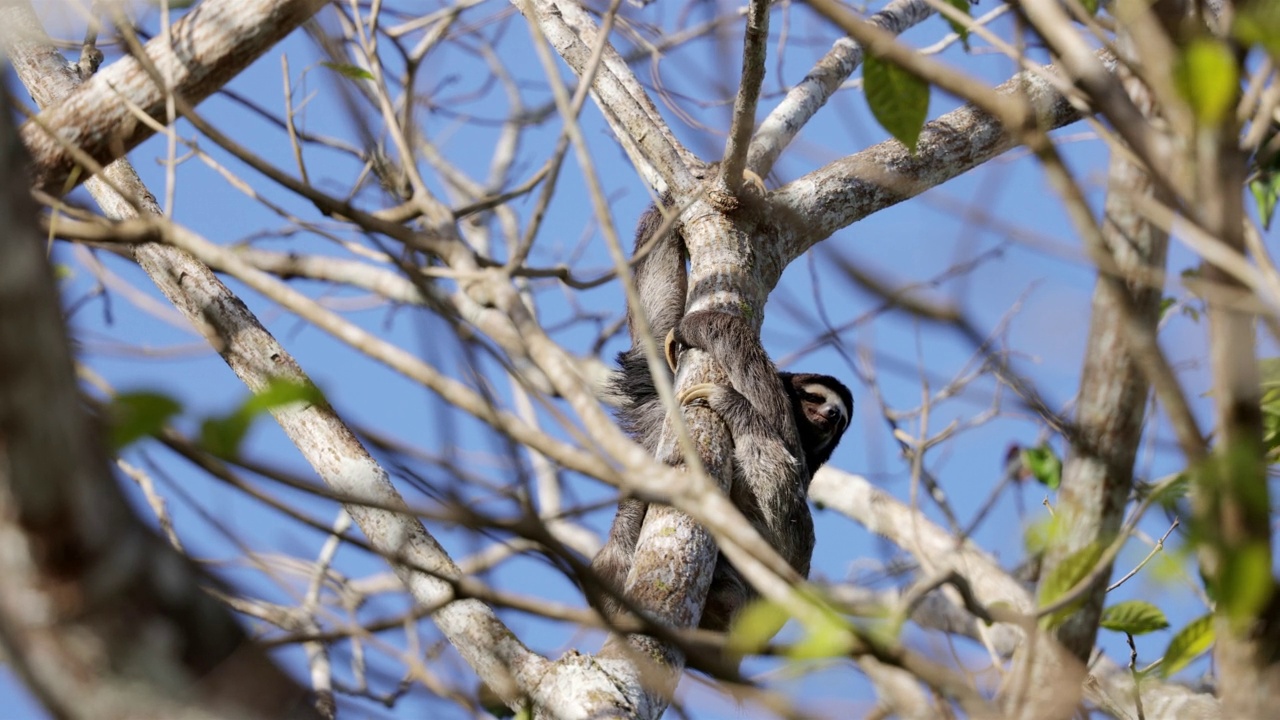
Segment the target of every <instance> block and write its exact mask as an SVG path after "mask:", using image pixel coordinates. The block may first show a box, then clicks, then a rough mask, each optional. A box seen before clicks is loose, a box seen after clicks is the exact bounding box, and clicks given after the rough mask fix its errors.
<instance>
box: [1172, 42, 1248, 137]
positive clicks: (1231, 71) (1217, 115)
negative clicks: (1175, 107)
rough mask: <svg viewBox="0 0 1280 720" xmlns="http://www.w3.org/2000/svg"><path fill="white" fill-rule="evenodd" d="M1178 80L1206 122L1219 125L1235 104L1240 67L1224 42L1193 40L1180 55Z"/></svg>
mask: <svg viewBox="0 0 1280 720" xmlns="http://www.w3.org/2000/svg"><path fill="white" fill-rule="evenodd" d="M1173 77H1174V82H1175V84H1176V85H1177V87H1178V90H1179V92H1181V93H1182V98H1183V99H1184V100H1186V101H1187V103H1188V104H1189V105H1190V106H1191V111H1192V112H1193V113H1194V114H1195V116H1196V119H1197V120H1199V121H1200V123H1201V124H1202V125H1206V126H1209V127H1214V126H1217V125H1218V124H1219V123H1221V122H1222V120H1223V118H1225V117H1226V116H1227V113H1228V112H1230V111H1231V108H1232V106H1233V105H1234V104H1235V99H1236V94H1237V93H1238V92H1239V85H1240V70H1239V68H1238V67H1237V66H1236V60H1235V56H1234V55H1232V54H1231V50H1230V48H1228V47H1227V46H1226V45H1225V44H1224V43H1222V42H1219V41H1217V40H1211V39H1209V38H1198V39H1196V40H1192V41H1191V42H1190V43H1189V44H1188V45H1187V47H1186V49H1185V50H1183V51H1182V54H1181V55H1179V56H1178V61H1177V64H1176V65H1175V66H1174V73H1173Z"/></svg>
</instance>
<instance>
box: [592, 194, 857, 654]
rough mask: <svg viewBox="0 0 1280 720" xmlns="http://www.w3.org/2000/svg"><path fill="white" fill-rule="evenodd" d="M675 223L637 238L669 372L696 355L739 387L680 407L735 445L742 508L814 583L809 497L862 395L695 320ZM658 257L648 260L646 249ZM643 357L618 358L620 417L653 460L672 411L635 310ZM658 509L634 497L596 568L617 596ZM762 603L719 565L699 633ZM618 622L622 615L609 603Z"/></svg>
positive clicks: (715, 315) (738, 323) (736, 329)
mask: <svg viewBox="0 0 1280 720" xmlns="http://www.w3.org/2000/svg"><path fill="white" fill-rule="evenodd" d="M662 223H663V217H662V213H661V211H660V210H659V209H658V207H657V206H653V207H650V208H649V210H648V211H647V212H646V213H645V214H644V215H643V216H642V217H641V218H640V222H639V224H638V227H637V229H636V254H637V256H641V257H640V259H639V260H637V261H636V262H635V268H634V273H635V284H636V290H637V292H638V294H639V297H640V302H641V304H642V305H643V308H644V312H645V316H646V317H647V318H648V320H649V324H650V330H651V332H652V334H653V337H655V338H666V341H667V342H666V351H667V360H668V364H669V365H670V366H671V367H672V368H673V369H674V366H675V362H676V360H677V358H678V356H679V353H680V352H682V351H683V350H685V349H688V348H696V349H698V350H702V351H703V352H706V353H708V354H709V355H710V356H711V358H712V359H713V360H714V361H715V362H716V363H717V364H718V365H719V366H720V367H721V368H722V369H723V370H724V371H725V373H726V374H727V376H728V378H729V383H728V385H719V384H702V385H695V386H694V387H692V388H689V389H687V390H685V391H684V392H683V393H681V394H680V396H679V398H678V401H679V403H680V405H682V406H683V405H685V404H687V403H690V402H693V401H695V400H704V401H706V402H707V404H708V405H709V407H710V408H711V410H712V411H713V412H715V413H716V414H717V415H718V416H719V417H720V419H721V420H722V421H723V422H724V423H725V426H726V427H727V428H728V430H729V433H730V435H731V437H732V438H733V447H734V451H733V487H732V490H731V492H730V498H731V499H732V501H733V503H734V505H735V506H736V507H737V508H738V509H739V510H740V511H741V512H742V513H743V515H745V516H746V517H747V519H748V520H750V521H751V524H752V525H753V526H755V528H756V530H757V531H759V533H760V534H761V536H763V537H764V539H765V541H767V542H768V543H769V544H770V545H772V546H773V548H774V549H776V550H777V551H778V554H779V555H781V556H782V557H783V558H784V559H785V560H786V561H787V562H788V563H790V564H791V567H793V568H795V570H796V572H798V573H800V575H802V576H804V577H808V575H809V563H810V560H811V559H812V557H813V543H814V536H813V518H812V516H811V515H810V513H809V504H808V500H807V495H808V491H809V483H810V481H811V480H813V475H814V473H815V472H817V470H818V468H819V467H821V466H822V464H823V463H824V462H826V461H827V459H828V458H830V457H831V453H832V451H834V450H835V447H836V444H837V443H838V442H840V436H841V435H842V434H843V433H844V431H845V428H847V427H848V426H849V418H850V415H851V413H852V411H853V396H852V394H851V393H850V392H849V389H848V388H847V387H845V386H844V384H843V383H841V382H840V381H839V380H836V379H835V378H833V377H831V376H829V375H816V374H811V373H789V372H780V371H779V370H778V368H777V366H775V365H774V364H773V361H772V360H770V359H769V356H768V354H766V353H765V351H764V348H763V347H762V346H761V345H760V338H759V336H758V335H757V334H756V332H755V331H754V330H753V328H752V327H751V325H750V324H749V323H748V322H747V320H746V319H745V318H742V317H739V316H736V315H731V314H729V313H724V312H718V311H707V310H704V311H698V312H694V313H690V314H688V315H686V314H685V303H686V297H685V296H686V295H687V292H688V272H687V270H686V261H687V250H686V248H685V244H684V238H683V237H682V236H681V235H680V233H679V232H677V231H674V230H670V231H668V232H666V233H664V234H663V235H662V236H661V237H655V233H656V232H657V231H658V230H659V229H660V228H661V226H662ZM646 248H647V249H648V252H647V254H644V251H645V249H646ZM627 319H628V326H629V328H630V330H631V348H630V349H628V350H626V351H624V352H622V353H620V354H619V355H618V363H619V365H620V366H621V369H620V371H619V372H616V373H615V374H614V378H613V388H612V390H613V392H614V393H615V394H616V395H617V396H618V397H619V398H620V399H621V404H620V406H619V408H618V418H619V422H620V423H621V425H622V427H623V429H624V430H626V431H627V432H628V433H629V434H630V435H631V436H632V437H633V438H634V439H635V440H636V441H637V442H639V443H640V444H641V445H643V446H644V447H645V449H647V450H648V451H649V452H650V453H655V454H656V453H657V452H658V450H659V445H660V444H661V442H662V434H663V424H664V422H665V420H666V410H665V408H664V407H663V405H662V402H661V401H660V400H659V398H658V393H657V389H656V388H655V386H654V382H653V376H652V375H651V374H650V371H649V365H648V363H647V362H646V360H645V356H644V352H643V350H642V349H641V342H642V340H641V338H640V337H638V334H639V330H638V328H637V327H636V323H635V322H634V312H632V309H630V308H629V309H628V318H627ZM647 510H648V505H647V503H644V502H642V501H640V500H636V499H633V498H628V499H624V500H623V501H622V502H621V503H619V505H618V514H617V515H616V516H615V517H614V520H613V526H612V527H611V528H610V529H609V539H608V541H607V542H606V543H605V546H604V548H603V549H601V551H600V552H599V554H597V555H596V557H595V559H593V560H592V562H591V566H592V569H593V570H594V571H595V572H596V574H597V575H598V576H599V577H600V578H601V579H602V580H603V581H604V582H606V583H607V584H608V585H609V586H610V587H611V588H612V589H613V590H614V591H615V592H619V591H621V590H622V589H623V588H624V587H625V586H626V580H627V574H628V573H629V572H630V570H631V565H632V560H633V556H634V555H635V549H636V543H637V541H638V540H639V538H640V528H641V526H642V525H643V524H644V516H645V512H646V511H647ZM753 596H754V592H753V591H752V589H751V586H750V585H748V584H747V583H746V581H744V580H743V579H742V577H741V576H740V575H739V574H738V571H737V570H736V569H735V568H734V567H733V566H732V565H731V564H729V563H728V562H727V561H726V560H725V558H724V556H723V555H721V556H720V557H719V558H718V559H717V560H716V567H715V573H714V575H713V577H712V580H711V589H710V591H709V594H708V596H707V603H706V606H705V608H704V609H703V612H702V618H701V621H700V622H699V623H698V625H699V627H701V628H704V629H707V630H718V631H724V630H727V629H728V626H729V622H730V621H731V620H732V618H733V615H734V614H735V613H736V612H737V611H738V610H739V609H741V608H742V607H743V606H744V605H745V604H746V602H747V601H748V600H750V599H751V598H752V597H753ZM602 609H603V610H604V612H605V613H606V614H615V613H617V612H618V611H619V609H620V607H619V604H618V603H617V602H616V601H615V600H614V599H612V598H607V597H606V598H605V599H604V602H603V603H602Z"/></svg>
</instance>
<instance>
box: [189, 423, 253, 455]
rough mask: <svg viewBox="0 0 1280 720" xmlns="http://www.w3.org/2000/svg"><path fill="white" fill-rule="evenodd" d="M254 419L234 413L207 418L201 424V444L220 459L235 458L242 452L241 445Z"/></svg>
mask: <svg viewBox="0 0 1280 720" xmlns="http://www.w3.org/2000/svg"><path fill="white" fill-rule="evenodd" d="M252 423H253V418H251V417H247V416H245V415H241V414H239V413H232V414H231V415H228V416H226V417H220V418H206V419H205V421H204V422H203V423H201V424H200V443H201V444H202V445H204V448H205V449H206V450H208V451H209V452H211V453H213V454H214V455H217V456H218V457H225V458H230V457H235V456H236V455H237V454H239V452H240V443H241V442H242V441H243V440H244V436H245V435H246V434H248V432H249V425H251V424H252Z"/></svg>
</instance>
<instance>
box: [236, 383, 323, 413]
mask: <svg viewBox="0 0 1280 720" xmlns="http://www.w3.org/2000/svg"><path fill="white" fill-rule="evenodd" d="M295 402H300V403H310V404H312V405H316V404H319V403H322V402H324V396H323V395H322V394H321V393H320V389H319V388H317V387H316V386H315V385H311V384H309V383H300V382H295V381H293V380H288V379H285V378H274V379H272V380H271V381H270V382H269V383H267V386H266V387H265V388H263V390H262V391H260V392H258V393H255V394H254V395H252V396H250V397H249V399H248V400H246V401H245V403H244V405H243V406H242V407H241V409H240V410H239V411H238V412H243V413H245V414H247V415H250V416H252V417H256V416H258V415H261V414H262V413H264V412H270V411H272V410H275V409H277V408H281V407H284V406H285V405H289V404H291V403H295Z"/></svg>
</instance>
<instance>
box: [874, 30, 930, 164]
mask: <svg viewBox="0 0 1280 720" xmlns="http://www.w3.org/2000/svg"><path fill="white" fill-rule="evenodd" d="M862 82H863V87H862V89H863V91H864V92H865V93H866V94H867V104H868V105H869V106H871V114H872V115H874V116H875V118H876V120H877V121H878V122H879V123H880V125H881V127H883V128H884V129H885V130H888V131H889V134H890V135H893V136H894V137H895V138H897V139H898V141H899V142H901V143H902V144H903V145H906V146H907V149H908V150H910V151H911V152H912V153H913V154H914V153H915V151H916V143H917V142H919V140H920V129H921V128H923V127H924V119H925V118H926V117H927V116H928V114H929V83H927V82H925V81H924V80H921V79H920V78H918V77H916V76H915V75H913V74H912V73H910V72H908V71H906V70H903V69H902V68H900V67H898V66H897V65H894V64H893V63H890V62H887V61H884V60H881V59H880V58H877V57H873V56H871V55H868V56H867V57H866V58H865V59H864V60H863V61H862Z"/></svg>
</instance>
